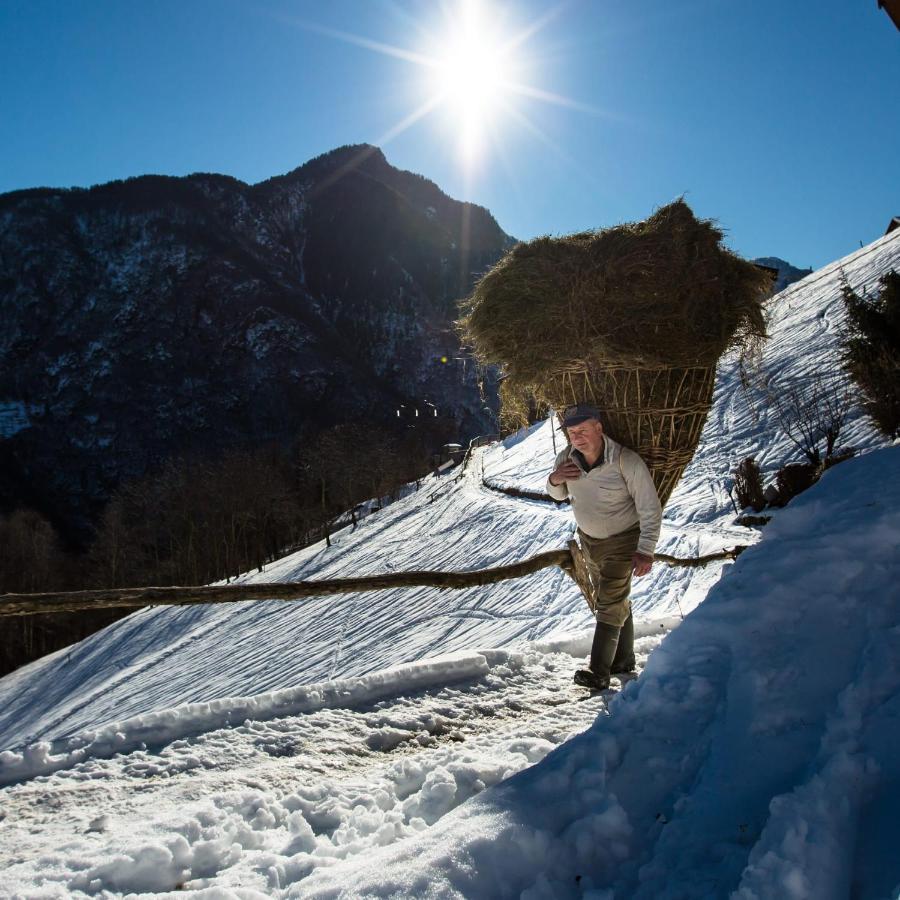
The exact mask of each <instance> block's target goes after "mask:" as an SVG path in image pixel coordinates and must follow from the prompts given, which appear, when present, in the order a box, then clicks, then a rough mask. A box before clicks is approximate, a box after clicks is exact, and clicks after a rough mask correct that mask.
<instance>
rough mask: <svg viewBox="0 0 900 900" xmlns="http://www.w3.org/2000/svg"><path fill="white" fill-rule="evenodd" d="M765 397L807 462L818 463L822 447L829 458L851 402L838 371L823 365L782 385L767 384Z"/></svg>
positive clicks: (821, 457) (844, 381)
mask: <svg viewBox="0 0 900 900" xmlns="http://www.w3.org/2000/svg"><path fill="white" fill-rule="evenodd" d="M768 400H769V403H770V405H771V406H772V409H773V410H774V412H775V416H776V418H777V419H778V424H779V425H780V426H781V428H782V430H783V431H784V433H785V434H786V435H787V436H788V437H789V438H790V439H791V441H793V442H794V444H796V446H797V447H798V448H799V450H800V451H801V452H802V453H803V455H804V456H805V457H806V459H807V460H808V461H809V463H810V465H813V466H821V465H822V463H823V453H822V451H823V449H824V459H825V460H828V459H830V458H831V456H832V455H833V454H834V453H835V450H836V448H837V441H838V438H839V437H840V435H841V430H842V429H843V427H844V420H845V419H846V417H847V410H848V409H849V408H850V403H851V391H850V390H849V388H848V387H847V384H846V378H845V376H842V374H841V373H840V371H838V370H836V369H834V368H826V369H825V370H824V371H820V372H817V373H816V374H815V375H814V376H813V377H812V378H807V379H803V380H800V379H798V380H795V381H792V382H790V383H789V384H788V385H787V386H785V387H781V386H779V387H777V388H776V387H775V386H773V385H770V386H769V392H768ZM823 442H824V447H822V446H821V445H822V444H823Z"/></svg>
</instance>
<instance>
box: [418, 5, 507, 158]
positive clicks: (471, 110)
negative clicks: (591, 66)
mask: <svg viewBox="0 0 900 900" xmlns="http://www.w3.org/2000/svg"><path fill="white" fill-rule="evenodd" d="M429 59H431V60H432V61H433V62H432V66H431V79H430V81H431V89H432V91H433V99H434V100H435V101H436V103H437V105H439V106H440V107H442V108H443V110H444V112H445V115H446V116H448V117H449V118H450V119H451V123H450V124H451V127H454V129H455V131H456V133H457V135H458V139H459V149H460V153H461V155H462V157H463V158H465V159H467V160H472V158H473V157H475V156H477V155H478V153H479V152H480V150H481V149H482V145H483V143H484V140H485V135H486V131H487V130H488V129H489V128H490V127H491V125H492V123H496V122H497V119H498V116H499V115H500V114H501V111H502V109H503V107H504V106H506V105H508V104H509V103H510V102H511V99H512V94H513V92H512V90H511V87H512V85H513V83H514V81H513V79H514V76H515V74H516V71H517V70H518V69H519V68H521V63H520V61H519V60H517V59H516V58H515V55H514V53H513V46H512V45H511V44H509V43H508V39H506V40H504V38H503V37H502V36H501V34H500V33H499V32H498V31H497V29H496V26H495V23H494V22H492V21H491V20H490V18H489V17H488V15H487V13H486V9H485V7H484V5H483V4H482V3H479V2H476V0H468V2H463V3H461V4H460V5H459V6H458V7H457V16H455V17H453V18H451V19H449V21H448V22H447V23H446V31H445V32H444V33H443V34H442V35H441V38H440V46H439V47H437V48H435V49H433V50H432V53H431V54H430V55H429Z"/></svg>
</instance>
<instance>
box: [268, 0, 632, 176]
mask: <svg viewBox="0 0 900 900" xmlns="http://www.w3.org/2000/svg"><path fill="white" fill-rule="evenodd" d="M572 2H573V0H560V2H557V3H554V4H553V5H552V6H551V7H549V8H548V9H545V10H543V11H542V12H541V13H540V15H538V16H537V17H536V18H534V19H533V20H532V21H530V22H527V23H526V24H525V26H524V27H520V28H518V29H514V28H513V27H512V25H513V23H511V21H510V19H509V15H508V13H509V9H510V8H509V7H500V6H498V5H496V4H488V3H487V2H485V0H452V2H451V0H446V2H442V3H441V4H440V6H439V10H440V16H441V19H442V21H441V27H440V29H438V30H435V28H434V26H433V25H432V27H431V28H426V27H425V26H424V25H423V24H422V22H421V19H419V18H417V17H416V16H414V15H412V14H410V13H409V12H407V11H404V10H403V9H402V8H401V7H399V6H398V5H397V4H395V3H390V2H389V3H388V5H387V8H388V10H389V11H391V12H393V14H394V17H395V18H397V19H399V20H401V21H403V22H405V24H406V26H408V27H409V28H411V29H413V30H414V31H415V32H418V34H419V39H420V41H421V44H420V48H419V49H409V48H408V47H400V46H396V45H394V44H391V43H386V42H384V41H379V40H376V39H374V38H370V37H367V36H365V35H361V34H355V33H352V32H350V31H345V30H343V29H340V28H332V27H329V26H326V25H320V24H317V23H315V22H310V21H307V20H303V19H299V18H296V17H294V18H291V17H288V16H281V17H280V18H281V19H282V20H283V21H286V22H290V23H291V24H292V25H295V26H297V27H299V28H303V29H305V30H307V31H313V32H315V33H317V34H321V35H323V36H325V37H328V38H331V39H333V40H337V41H340V42H342V43H345V44H350V45H352V46H355V47H360V48H361V49H363V50H367V51H369V52H372V53H377V54H379V55H381V56H386V57H389V58H393V59H399V60H402V61H403V62H407V63H410V64H412V65H415V66H416V67H418V68H419V69H421V70H425V71H427V73H428V74H427V76H426V79H427V80H426V79H423V82H422V83H423V85H424V87H425V89H426V90H427V91H428V99H427V100H426V101H425V102H424V103H422V104H421V105H420V106H418V107H417V108H416V109H414V110H413V111H412V112H411V113H410V114H409V115H408V116H405V117H404V118H403V119H401V120H400V121H399V122H398V123H397V124H395V125H392V126H391V127H390V128H389V129H388V130H387V131H386V132H385V133H384V134H382V135H381V136H380V137H379V138H378V139H377V143H378V144H384V143H386V142H388V141H391V140H393V139H394V138H396V137H397V136H398V135H400V134H402V133H403V132H405V131H407V130H408V129H409V128H411V127H412V126H413V125H415V124H416V123H417V122H419V121H420V120H422V119H423V118H425V117H426V116H427V115H428V114H430V113H431V112H434V111H436V110H437V109H438V108H439V107H442V108H444V109H445V110H446V123H447V126H448V127H450V128H452V130H453V134H454V136H455V140H456V144H457V155H458V157H459V160H460V162H461V164H462V167H463V169H464V172H465V175H466V179H467V185H468V186H471V185H470V184H469V182H470V180H471V178H472V177H473V173H474V171H475V168H476V165H477V163H478V161H479V158H480V157H481V156H482V155H483V154H484V153H485V150H486V147H487V149H488V150H489V151H491V152H492V154H493V155H496V153H497V150H496V148H497V147H501V146H502V143H503V142H502V141H501V140H500V139H499V136H498V135H497V134H496V133H495V132H496V131H497V128H498V122H499V121H500V120H501V118H506V119H507V120H510V119H511V120H514V121H519V122H520V123H527V126H526V127H527V128H528V130H529V131H530V132H531V133H532V134H535V135H540V137H541V138H542V139H543V140H545V141H546V137H545V136H544V135H543V133H542V132H541V131H540V129H538V128H537V127H536V126H534V125H533V124H532V123H531V120H530V119H528V117H527V116H525V115H524V113H523V112H522V111H521V110H519V109H517V107H516V104H515V103H514V102H512V101H513V100H514V99H515V98H522V99H523V100H524V101H537V102H539V103H544V104H548V105H551V106H558V107H562V108H565V109H570V110H573V111H576V112H579V113H582V114H586V115H590V116H594V117H605V118H617V117H615V116H613V115H612V114H611V113H609V112H606V111H604V110H602V109H599V108H597V107H596V106H592V105H589V104H587V103H582V102H580V101H578V100H575V99H573V98H571V97H567V96H565V95H563V94H560V93H554V92H553V91H549V90H545V89H543V88H538V87H534V86H533V85H532V84H529V83H526V82H528V81H532V78H531V77H529V74H531V75H533V74H534V73H533V72H532V73H529V72H527V71H526V65H525V64H526V62H527V63H529V65H531V66H533V64H534V57H533V56H532V58H531V59H530V60H528V59H526V58H525V57H524V56H523V55H521V51H522V48H523V47H525V45H526V44H528V43H529V41H532V40H533V38H534V36H535V35H536V34H538V33H539V32H541V31H542V30H543V29H545V28H546V27H547V26H548V25H549V24H550V23H551V22H553V21H554V20H555V19H556V18H558V17H559V16H560V15H561V14H562V13H563V12H564V11H565V10H566V9H567V8H569V7H570V6H571V5H572ZM510 34H511V36H506V35H510ZM554 149H555V151H557V152H558V151H559V148H557V147H554Z"/></svg>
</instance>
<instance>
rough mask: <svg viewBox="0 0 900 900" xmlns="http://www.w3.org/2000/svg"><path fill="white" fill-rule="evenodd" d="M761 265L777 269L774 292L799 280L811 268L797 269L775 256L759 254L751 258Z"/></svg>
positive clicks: (807, 273)
mask: <svg viewBox="0 0 900 900" xmlns="http://www.w3.org/2000/svg"><path fill="white" fill-rule="evenodd" d="M753 262H755V263H758V264H759V265H761V266H768V267H769V268H770V269H777V270H778V279H777V280H776V282H775V288H774V290H775V293H776V294H777V293H778V292H779V291H783V290H784V289H785V288H786V287H787V286H788V285H789V284H793V283H794V282H795V281H800V280H801V279H802V278H806V276H807V275H810V274H811V273H812V269H798V268H797V267H796V266H792V265H791V264H790V263H789V262H785V261H784V260H783V259H779V258H778V257H777V256H760V257H757V258H756V259H754V260H753Z"/></svg>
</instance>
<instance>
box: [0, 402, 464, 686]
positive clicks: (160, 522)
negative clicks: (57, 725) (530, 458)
mask: <svg viewBox="0 0 900 900" xmlns="http://www.w3.org/2000/svg"><path fill="white" fill-rule="evenodd" d="M451 429H452V423H449V422H447V421H444V420H440V419H438V420H435V421H433V422H429V423H428V424H427V427H419V428H402V427H398V428H397V429H389V428H385V427H383V426H370V425H361V424H344V425H337V426H334V427H332V428H328V429H326V430H324V431H321V432H319V433H318V434H315V435H312V436H303V437H301V438H300V439H298V440H297V441H296V442H295V444H294V446H293V447H289V448H285V447H282V446H274V445H273V446H266V447H258V448H253V449H240V450H230V451H227V452H225V453H223V454H222V455H221V456H219V457H218V458H215V459H209V458H191V457H180V458H173V459H171V460H169V461H168V462H166V463H165V464H164V465H163V466H162V468H161V469H160V470H158V471H155V472H152V473H149V474H147V475H144V476H143V477H140V478H136V479H133V480H131V481H127V482H124V483H122V484H121V485H120V486H119V487H118V489H117V490H116V491H115V493H114V494H113V495H112V497H111V499H110V501H109V503H108V504H107V506H106V508H105V510H104V512H103V514H102V517H101V518H100V520H99V522H98V523H97V526H96V531H95V536H94V539H93V541H92V543H91V544H90V546H89V548H88V549H87V551H86V552H84V553H79V554H76V553H72V552H70V551H67V550H66V549H65V548H63V546H62V545H61V542H60V539H59V537H58V535H57V533H56V531H55V529H54V528H53V526H52V525H51V523H50V522H49V521H48V520H47V519H46V518H45V517H44V516H42V515H41V514H40V513H38V512H35V511H34V510H29V509H20V510H17V511H15V512H13V513H11V514H9V515H6V516H0V593H31V592H41V591H58V590H82V589H91V588H119V587H141V586H168V585H179V584H180V585H200V584H209V583H211V582H215V581H220V580H223V579H228V578H232V577H234V576H237V575H239V574H241V573H243V572H247V571H251V570H253V569H257V570H261V569H262V567H263V566H264V565H265V564H266V563H267V562H270V561H272V560H274V559H278V558H280V557H282V556H284V555H286V554H287V553H289V552H291V551H292V550H294V549H298V548H300V547H303V546H306V545H308V544H310V543H313V542H315V541H318V540H321V539H323V538H324V539H325V540H329V532H330V530H331V528H332V527H333V523H334V520H335V519H336V517H338V516H340V515H341V514H344V513H346V514H348V516H349V519H350V521H351V523H352V524H354V525H355V523H356V520H357V507H358V506H359V504H361V503H362V502H363V501H367V500H369V499H371V498H390V497H391V496H392V495H394V496H395V495H396V493H397V492H398V490H399V489H400V487H401V486H402V485H404V484H407V483H409V482H418V480H419V479H421V478H422V477H423V476H424V475H427V474H428V473H429V472H430V470H431V469H432V468H433V465H434V456H433V452H432V448H434V447H435V446H440V444H441V443H443V442H444V441H446V440H448V439H449V435H450V434H451V433H452V431H451ZM121 615H122V613H120V612H117V611H115V610H109V611H102V612H101V611H98V612H96V613H94V612H90V613H83V614H59V615H48V616H27V617H21V618H11V619H7V620H6V621H5V622H4V627H3V629H2V630H0V631H2V633H0V674H2V673H5V672H8V671H11V670H12V669H14V668H17V667H18V666H20V665H22V664H24V663H26V662H28V661H30V660H32V659H35V658H37V657H39V656H42V655H44V654H46V653H49V652H51V651H53V650H56V649H59V648H60V647H64V646H67V645H68V644H71V643H73V642H75V641H78V640H81V639H82V638H84V637H86V636H87V635H89V634H92V633H93V632H94V631H96V630H98V629H99V628H102V627H105V626H106V625H108V624H110V623H111V622H112V621H115V619H117V618H120V617H121Z"/></svg>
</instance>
